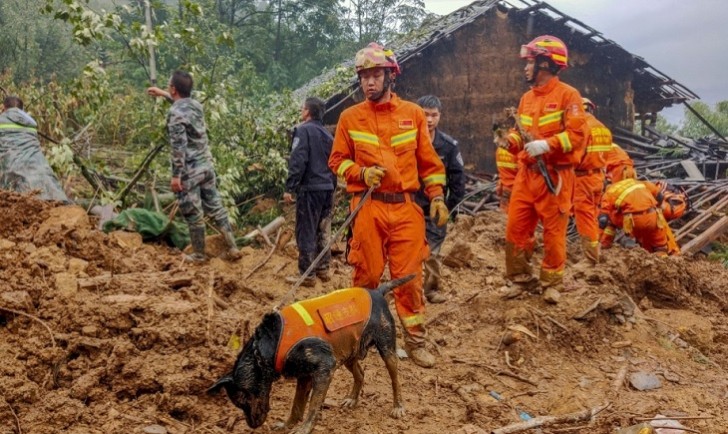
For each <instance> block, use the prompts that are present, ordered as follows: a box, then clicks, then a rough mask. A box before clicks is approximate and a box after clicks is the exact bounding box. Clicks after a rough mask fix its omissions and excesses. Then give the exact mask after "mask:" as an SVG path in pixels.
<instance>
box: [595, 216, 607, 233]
mask: <svg viewBox="0 0 728 434" xmlns="http://www.w3.org/2000/svg"><path fill="white" fill-rule="evenodd" d="M597 221H599V229H601V230H604V229H606V228H607V226H608V225H609V215H607V214H599V218H598V219H597Z"/></svg>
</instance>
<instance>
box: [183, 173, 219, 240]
mask: <svg viewBox="0 0 728 434" xmlns="http://www.w3.org/2000/svg"><path fill="white" fill-rule="evenodd" d="M182 187H183V188H184V191H182V192H180V193H177V199H179V210H180V212H181V213H182V216H183V217H184V219H185V221H187V225H188V226H189V227H190V229H193V228H204V227H205V223H204V221H203V218H204V217H205V216H207V217H209V218H210V220H212V222H213V224H214V225H215V226H216V227H217V228H219V229H226V228H230V220H229V219H228V213H227V210H226V209H225V207H224V206H223V205H222V198H221V197H220V193H218V191H217V180H216V178H215V170H214V169H213V168H212V167H210V166H198V167H194V168H191V169H188V171H187V173H185V174H184V175H182Z"/></svg>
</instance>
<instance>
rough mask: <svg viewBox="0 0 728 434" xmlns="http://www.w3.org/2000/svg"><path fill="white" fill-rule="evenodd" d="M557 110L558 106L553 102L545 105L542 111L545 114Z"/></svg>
mask: <svg viewBox="0 0 728 434" xmlns="http://www.w3.org/2000/svg"><path fill="white" fill-rule="evenodd" d="M557 108H559V105H558V104H557V103H555V102H550V103H548V104H546V107H544V109H543V111H545V112H553V111H556V109H557Z"/></svg>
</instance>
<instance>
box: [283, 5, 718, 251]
mask: <svg viewBox="0 0 728 434" xmlns="http://www.w3.org/2000/svg"><path fill="white" fill-rule="evenodd" d="M543 34H550V35H554V36H556V37H558V38H560V39H562V40H563V41H564V42H565V43H566V44H567V46H568V48H569V63H570V66H571V67H570V68H568V69H566V70H565V71H563V72H562V73H561V77H562V78H563V80H564V81H565V82H567V83H568V84H570V85H572V86H574V87H575V88H577V89H578V90H579V91H580V92H581V94H582V95H583V96H585V97H588V98H589V99H591V100H592V101H593V102H594V103H595V104H596V105H597V110H596V113H595V114H596V116H597V118H599V119H600V120H601V121H602V122H604V124H606V125H607V127H609V128H610V129H611V130H612V132H613V135H614V141H615V142H616V143H618V144H619V145H621V146H622V147H623V148H624V149H625V150H626V151H627V152H628V153H629V154H630V155H631V157H632V158H633V159H634V160H635V162H636V167H637V169H638V173H640V174H641V175H642V176H643V177H651V178H655V177H657V178H669V179H677V178H679V179H681V180H683V184H684V185H685V186H686V188H688V189H689V190H690V193H691V194H693V195H698V196H697V197H698V205H706V206H708V207H709V209H710V210H711V211H710V212H711V213H713V212H714V211H715V208H713V206H714V205H715V203H714V202H715V198H716V197H719V196H720V195H721V194H722V193H723V195H724V196H726V197H728V194H724V193H728V183H725V182H723V181H715V180H718V179H719V178H725V177H726V171H728V160H727V159H726V154H727V153H728V152H727V151H728V142H726V141H725V138H722V137H720V135H719V134H717V132H716V134H717V138H705V139H701V140H699V141H692V140H687V139H682V138H678V137H669V136H665V135H662V134H661V133H659V132H658V131H657V130H655V129H654V126H655V123H656V120H657V113H658V112H660V111H661V110H662V109H664V108H667V107H671V106H673V105H676V104H681V103H685V104H686V105H687V102H688V101H690V100H693V99H697V98H698V95H696V94H695V93H694V92H692V91H691V90H690V89H688V88H687V87H686V86H684V85H682V84H680V83H678V82H677V81H675V80H673V79H672V78H670V77H668V76H667V75H666V74H664V73H662V72H661V71H659V70H657V69H656V68H654V67H652V66H651V65H650V64H649V63H647V62H646V61H645V60H644V59H643V58H641V57H639V56H637V55H634V54H632V53H630V52H628V51H627V50H625V49H624V48H622V47H621V46H619V45H618V44H617V43H615V42H614V41H612V40H610V39H607V38H605V37H603V36H602V35H601V34H600V33H599V32H598V31H597V30H595V29H593V28H591V27H589V26H588V25H587V24H585V23H583V22H581V21H579V20H577V19H575V18H572V17H570V16H568V15H566V14H564V13H562V12H560V11H559V10H557V9H556V8H554V7H552V6H551V5H549V4H547V3H545V2H541V1H536V0H479V1H475V2H473V3H472V4H470V5H469V6H465V7H463V8H461V9H458V10H457V11H455V12H453V13H451V14H449V15H447V16H443V17H439V18H437V19H435V20H432V21H430V22H426V23H424V25H423V26H421V27H420V28H419V29H418V30H416V31H414V32H413V33H411V34H409V35H407V36H406V37H404V38H401V39H399V40H396V41H393V42H392V43H391V44H389V46H390V48H392V49H393V50H394V51H395V53H396V55H397V58H398V61H399V63H400V65H401V67H402V74H401V75H400V76H398V77H397V84H396V92H397V93H398V94H399V95H400V96H401V97H403V98H405V99H408V100H411V101H413V100H416V99H417V98H419V97H420V96H422V95H426V94H434V95H437V96H438V97H439V98H440V100H441V101H442V103H443V114H444V116H443V120H442V121H441V127H442V129H443V130H444V131H446V132H448V133H449V134H451V135H452V136H453V137H455V138H457V139H458V141H459V146H460V148H461V152H462V154H463V159H464V160H465V163H466V168H467V169H469V171H470V172H471V173H479V174H481V176H478V177H475V176H472V175H469V176H470V178H471V180H473V181H476V184H478V185H477V186H476V185H471V186H470V187H469V188H470V190H471V193H477V194H472V196H469V200H468V201H466V202H465V203H464V204H463V208H464V209H463V211H465V212H466V213H476V212H478V211H480V210H482V209H487V208H489V207H491V208H493V207H495V206H496V201H495V198H494V195H493V194H492V190H493V189H490V188H488V186H487V185H485V187H484V186H483V183H484V182H485V183H487V182H488V181H489V179H490V175H492V174H494V173H495V172H496V168H495V158H494V154H495V145H494V144H493V132H492V126H493V123H494V121H496V120H498V119H499V118H501V117H502V116H503V109H504V108H506V107H511V106H516V105H518V102H519V100H520V97H521V95H523V93H524V92H525V91H526V90H528V85H527V83H526V82H525V80H524V78H523V67H524V64H523V61H522V59H520V58H519V56H518V53H519V49H520V46H521V45H522V44H525V43H527V42H528V41H530V40H531V39H533V38H534V37H536V36H538V35H543ZM343 66H344V67H345V68H346V70H347V71H352V73H351V78H350V79H349V80H348V81H345V83H344V84H343V85H342V86H340V87H339V89H338V90H337V91H336V92H335V93H334V94H333V95H322V96H324V97H325V98H326V103H327V113H326V115H325V117H324V123H325V124H327V125H335V124H336V123H337V121H338V118H339V116H340V114H341V112H342V111H343V110H344V109H346V108H347V107H349V106H351V105H353V104H355V103H357V102H359V101H362V100H363V95H362V93H361V91H360V90H359V87H358V84H357V80H356V77H355V76H354V74H353V62H352V61H349V62H347V63H345V64H344V65H343ZM338 71H339V74H340V71H341V68H339V69H338ZM336 74H337V72H336V70H332V71H329V72H328V73H326V74H323V75H322V76H320V77H317V78H315V79H314V80H312V81H311V82H310V83H309V84H307V85H306V86H304V87H303V88H301V89H299V90H298V91H297V93H298V95H299V96H305V95H307V94H309V93H310V92H312V91H313V90H314V89H317V88H318V89H320V88H321V87H320V85H321V84H324V83H330V82H331V81H332V80H334V77H335V76H336ZM328 88H329V89H330V87H328ZM688 107H689V105H688ZM636 127H637V128H636ZM635 129H637V130H640V131H641V132H642V135H640V134H635V133H634V132H633V131H634V130H635ZM708 180H713V181H712V182H710V181H708ZM691 183H693V184H691ZM694 183H698V184H694ZM702 195H705V196H704V197H703V196H702ZM702 199H707V200H706V201H704V202H703V201H702ZM726 200H727V201H728V199H726ZM694 205H695V201H694ZM725 205H728V203H726V204H724V206H725ZM695 208H696V209H697V207H695ZM717 209H721V207H718V208H717ZM706 212H707V211H706ZM698 214H700V213H698ZM701 216H702V214H700V215H696V212H691V213H689V214H688V215H686V216H685V218H684V219H682V220H680V221H675V222H673V224H672V226H673V227H675V228H680V227H681V226H682V225H683V224H685V226H686V229H685V231H682V237H681V238H682V239H683V242H684V243H687V242H692V241H693V240H694V239H695V238H699V237H700V234H701V233H702V232H701V231H703V230H705V231H706V232H711V231H713V230H714V231H713V232H715V233H717V234H718V235H720V233H722V231H725V230H728V218H726V219H725V221H720V222H716V221H715V219H712V218H705V219H702V220H688V218H690V219H698V218H699V217H701ZM696 221H697V222H698V223H697V224H696V223H695V222H696ZM691 223H692V224H691ZM718 223H720V225H722V226H720V227H718V228H715V227H714V224H718ZM687 228H690V230H689V231H688V230H687ZM679 232H680V231H679ZM713 232H711V233H713ZM714 238H715V236H713V237H712V238H711V239H714ZM703 241H704V240H701V242H700V243H696V244H695V246H694V247H695V248H696V249H697V250H699V249H702V248H704V247H705V246H706V245H707V242H703Z"/></svg>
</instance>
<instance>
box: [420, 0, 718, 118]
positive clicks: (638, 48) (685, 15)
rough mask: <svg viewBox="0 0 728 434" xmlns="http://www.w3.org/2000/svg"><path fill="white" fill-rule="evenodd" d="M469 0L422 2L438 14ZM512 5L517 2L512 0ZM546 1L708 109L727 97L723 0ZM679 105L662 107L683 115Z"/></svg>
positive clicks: (667, 114) (669, 115) (668, 115)
mask: <svg viewBox="0 0 728 434" xmlns="http://www.w3.org/2000/svg"><path fill="white" fill-rule="evenodd" d="M470 3H471V1H469V0H425V8H426V9H427V10H429V11H431V12H435V13H437V14H440V15H445V14H448V13H450V12H452V11H454V10H456V9H459V8H461V7H463V6H466V5H468V4H470ZM514 3H517V2H514ZM546 3H548V4H550V5H551V6H553V7H554V8H556V9H558V10H559V11H561V12H562V13H564V14H566V15H569V16H571V17H573V18H575V19H577V20H579V21H581V22H583V23H584V24H586V25H588V26H590V27H592V28H594V29H595V30H597V31H599V32H600V33H601V34H602V35H603V36H604V37H605V38H607V39H611V40H613V41H614V42H616V43H617V44H619V45H621V46H622V47H624V49H626V50H627V51H629V52H631V53H632V54H635V55H637V56H640V57H642V58H644V59H645V60H646V61H647V63H649V64H650V65H652V66H653V67H655V68H657V69H658V70H659V71H661V72H662V73H663V74H665V75H667V76H669V77H671V78H673V79H675V80H677V81H678V82H679V83H681V84H682V85H684V86H686V87H687V88H688V89H690V90H692V91H693V92H695V93H697V94H698V96H700V98H701V100H702V101H703V102H705V103H707V104H709V105H710V106H711V107H712V106H713V105H714V104H715V103H716V102H718V101H725V100H728V86H727V85H726V82H727V80H726V77H727V76H728V24H727V22H726V15H727V14H726V13H727V12H728V1H726V0H690V1H685V0H547V1H546ZM684 110H685V109H684V107H683V106H682V105H679V106H676V107H673V108H670V109H666V110H663V111H662V112H661V114H662V115H663V116H665V117H666V118H667V119H668V120H669V121H670V122H672V123H677V122H679V121H680V120H681V119H682V116H683V111H684Z"/></svg>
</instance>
